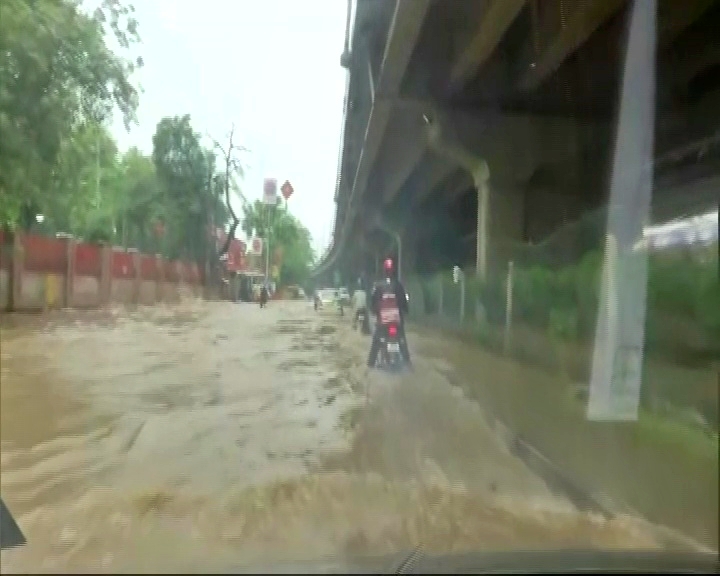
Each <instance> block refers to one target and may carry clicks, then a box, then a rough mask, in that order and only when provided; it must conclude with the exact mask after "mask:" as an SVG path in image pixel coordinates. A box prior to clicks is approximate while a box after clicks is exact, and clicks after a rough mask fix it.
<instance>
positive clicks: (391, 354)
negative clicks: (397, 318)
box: [377, 323, 405, 370]
mask: <svg viewBox="0 0 720 576" xmlns="http://www.w3.org/2000/svg"><path fill="white" fill-rule="evenodd" d="M404 365H405V359H404V358H403V355H402V353H401V352H400V330H399V329H398V325H397V324H395V323H393V324H388V326H387V329H386V330H385V333H384V334H383V335H382V336H380V350H379V351H378V359H377V366H378V367H380V368H387V369H389V370H400V369H401V368H402V367H403V366H404Z"/></svg>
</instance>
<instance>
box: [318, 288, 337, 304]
mask: <svg viewBox="0 0 720 576" xmlns="http://www.w3.org/2000/svg"><path fill="white" fill-rule="evenodd" d="M317 294H318V297H319V299H320V306H322V307H325V306H331V305H333V304H334V303H335V302H336V301H337V298H338V291H337V290H335V289H334V288H323V289H321V290H318V292H317Z"/></svg>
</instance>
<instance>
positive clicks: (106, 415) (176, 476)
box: [0, 301, 667, 573]
mask: <svg viewBox="0 0 720 576" xmlns="http://www.w3.org/2000/svg"><path fill="white" fill-rule="evenodd" d="M32 322H33V323H34V324H35V326H34V327H30V326H26V325H24V323H23V322H18V326H15V327H7V326H4V327H3V330H2V364H1V366H2V375H1V376H2V386H1V391H2V397H1V400H0V410H1V413H0V416H1V419H0V424H1V427H2V428H1V438H2V461H1V465H2V477H1V479H2V497H3V499H4V501H5V503H6V504H7V505H8V507H9V508H10V509H11V510H12V512H13V514H14V515H15V517H16V519H17V521H18V523H19V525H20V526H21V528H22V529H23V531H24V533H25V535H26V537H27V539H28V542H29V544H28V545H27V546H26V547H24V548H22V549H17V550H6V551H3V552H2V571H3V573H6V572H16V571H25V572H38V571H42V572H62V571H71V570H83V571H104V572H109V571H138V570H141V571H166V572H167V571H178V570H180V571H182V570H185V569H188V567H191V569H192V570H193V571H207V572H210V571H214V570H219V569H227V568H228V567H230V568H231V567H233V566H240V565H245V564H248V563H259V566H260V568H259V569H260V570H262V565H268V564H269V563H271V562H272V563H276V562H280V561H284V560H289V561H293V560H305V559H317V558H320V557H333V556H334V557H337V556H342V557H348V556H358V555H359V556H367V555H381V554H387V553H393V552H398V551H403V550H406V551H409V550H411V549H412V548H413V547H415V546H417V545H422V546H423V548H424V549H425V550H426V551H428V552H458V551H467V550H500V549H516V548H523V549H528V548H548V547H552V548H596V547H604V548H660V547H663V546H666V545H667V543H666V542H663V541H662V539H661V538H659V537H658V536H657V534H655V533H654V532H653V531H652V530H650V529H649V528H648V526H647V525H646V523H644V522H643V521H640V520H637V519H633V518H630V517H615V518H614V519H612V520H608V519H605V518H603V517H602V516H601V515H599V514H596V513H591V512H585V511H580V510H578V509H577V508H576V507H575V505H573V503H572V502H571V501H570V500H569V499H568V498H566V497H564V496H563V495H561V494H559V493H557V492H553V491H551V490H550V489H549V488H548V485H547V484H546V482H545V481H543V480H542V479H541V478H540V477H539V476H538V475H537V474H535V473H534V472H532V471H531V470H530V469H529V468H528V467H527V466H526V465H525V464H524V463H523V462H522V461H521V460H520V459H519V458H517V457H516V456H515V455H513V453H512V451H511V450H510V449H509V448H508V447H507V445H506V443H505V442H504V441H503V440H502V439H501V438H500V437H499V436H498V434H497V433H496V431H495V430H494V429H493V426H492V425H491V423H490V422H489V421H488V419H487V418H486V417H485V415H484V414H483V410H482V407H481V406H479V405H478V404H477V403H476V402H474V401H471V400H469V399H467V398H465V397H464V396H463V394H462V392H461V389H460V388H459V387H456V386H453V385H452V384H451V383H450V381H449V380H448V378H447V377H446V376H444V374H446V373H447V372H448V369H449V366H448V364H447V362H446V361H444V360H443V359H440V358H431V357H417V358H416V359H415V372H414V373H413V374H407V375H402V376H397V375H395V376H391V375H386V374H383V373H377V372H371V373H369V372H368V371H367V369H366V368H365V367H364V361H365V357H366V353H367V346H368V345H369V341H368V339H367V337H364V336H362V335H360V334H359V333H356V332H353V331H352V330H351V329H350V320H349V318H347V317H345V318H338V317H335V316H334V315H331V314H330V313H320V314H318V313H315V312H314V311H313V309H312V306H311V305H308V304H307V303H305V302H273V303H271V305H270V306H269V307H268V308H267V309H264V310H261V309H259V308H258V307H257V306H256V305H250V304H231V303H224V302H216V303H203V302H198V301H189V302H186V303H183V304H181V305H178V306H176V307H172V308H170V307H157V308H143V309H137V310H134V311H122V310H114V311H108V312H102V313H101V312H86V313H81V312H72V311H70V312H67V313H63V314H62V315H58V316H54V317H51V318H50V319H49V320H48V321H47V322H43V323H40V322H39V321H38V320H37V319H35V320H33V321H32ZM412 344H413V343H412V341H411V350H412V349H413V346H412Z"/></svg>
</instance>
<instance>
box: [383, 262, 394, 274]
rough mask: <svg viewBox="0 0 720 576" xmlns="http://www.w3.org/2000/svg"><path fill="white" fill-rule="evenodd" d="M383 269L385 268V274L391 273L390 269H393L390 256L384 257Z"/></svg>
mask: <svg viewBox="0 0 720 576" xmlns="http://www.w3.org/2000/svg"><path fill="white" fill-rule="evenodd" d="M383 269H384V270H385V274H392V271H393V261H392V258H385V261H384V262H383Z"/></svg>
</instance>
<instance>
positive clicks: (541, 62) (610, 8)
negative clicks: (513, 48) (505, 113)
mask: <svg viewBox="0 0 720 576" xmlns="http://www.w3.org/2000/svg"><path fill="white" fill-rule="evenodd" d="M625 1H626V0H588V1H586V2H577V3H572V4H573V5H574V9H572V11H571V13H570V15H569V17H567V19H565V18H563V19H562V20H563V22H562V24H561V29H560V32H559V33H558V34H557V36H555V37H554V38H553V39H552V40H551V41H550V42H548V43H547V47H546V48H545V49H544V50H543V51H542V52H541V54H540V56H539V57H538V58H537V59H536V61H535V62H533V63H532V65H530V66H528V69H527V72H526V73H525V75H524V76H523V77H522V78H521V80H520V83H519V87H520V89H521V90H533V89H535V88H537V87H538V86H539V85H540V84H541V83H542V82H543V81H544V80H545V79H546V78H547V77H548V76H550V74H552V73H553V72H554V71H555V70H557V69H558V68H559V67H560V65H561V64H562V63H563V62H564V61H565V59H566V58H567V57H568V56H569V55H570V54H572V53H573V52H575V50H577V49H578V48H579V47H580V46H581V45H582V44H583V43H584V42H585V41H586V40H587V39H588V38H589V37H590V35H591V34H592V33H593V32H594V31H595V30H597V29H598V28H599V27H600V25H601V24H602V23H603V22H605V21H606V20H608V19H609V18H610V17H611V16H612V15H613V14H615V12H617V11H618V10H619V9H620V7H621V6H622V5H623V4H625ZM552 4H554V6H553V9H554V10H557V11H558V13H559V12H560V11H562V7H561V6H560V3H559V2H553V3H552ZM552 4H551V3H548V4H545V7H547V6H550V5H552ZM533 20H536V12H533ZM540 34H541V35H542V30H540ZM530 53H532V52H530Z"/></svg>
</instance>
